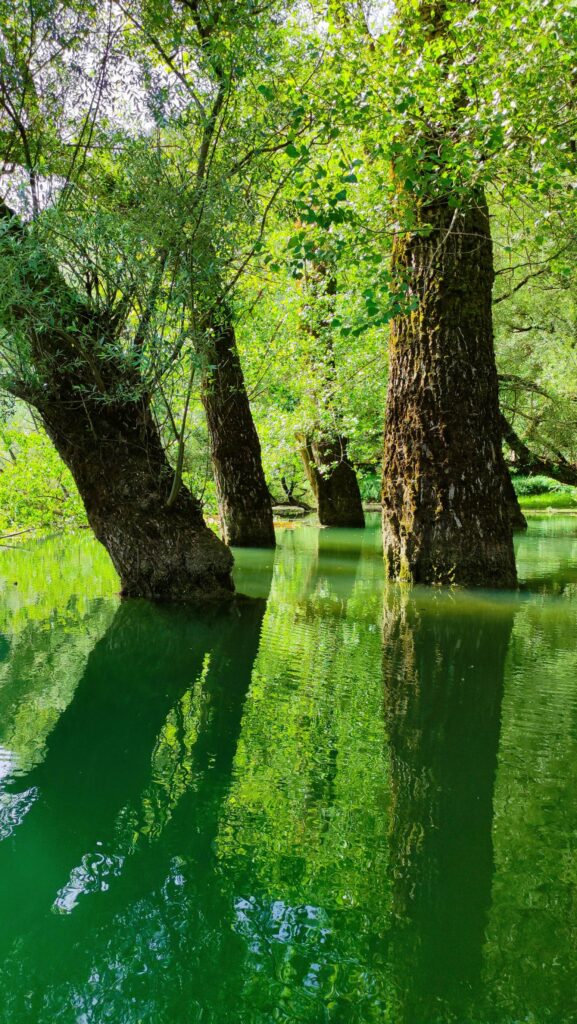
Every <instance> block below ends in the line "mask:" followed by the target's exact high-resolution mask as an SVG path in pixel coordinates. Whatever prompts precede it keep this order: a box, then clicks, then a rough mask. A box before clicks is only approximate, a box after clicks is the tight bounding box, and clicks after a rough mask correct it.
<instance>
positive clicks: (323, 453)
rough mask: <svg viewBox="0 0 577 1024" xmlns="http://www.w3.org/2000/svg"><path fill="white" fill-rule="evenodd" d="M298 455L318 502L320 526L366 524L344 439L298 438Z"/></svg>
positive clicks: (357, 525)
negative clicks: (299, 444) (299, 446)
mask: <svg viewBox="0 0 577 1024" xmlns="http://www.w3.org/2000/svg"><path fill="white" fill-rule="evenodd" d="M300 442H301V448H300V454H301V458H302V461H303V465H304V468H305V472H306V474H307V477H308V480H309V483H310V485H311V490H312V492H313V494H314V497H315V501H316V503H317V513H318V517H319V522H320V524H321V526H353V527H362V526H364V525H365V516H364V512H363V505H362V502H361V492H360V490H359V483H358V480H357V474H356V473H355V470H354V468H353V466H352V465H351V463H350V462H349V459H348V455H347V443H346V439H345V438H342V437H339V438H331V439H327V440H324V441H323V440H311V439H310V438H304V437H301V438H300Z"/></svg>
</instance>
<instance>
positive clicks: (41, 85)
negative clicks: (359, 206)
mask: <svg viewBox="0 0 577 1024" xmlns="http://www.w3.org/2000/svg"><path fill="white" fill-rule="evenodd" d="M2 14H3V18H2V28H3V31H2V50H3V64H2V75H1V78H0V118H1V123H0V127H1V131H2V133H1V136H0V137H1V140H2V153H3V156H4V159H5V161H6V163H5V173H6V166H8V169H9V170H10V168H12V171H11V172H10V174H9V176H8V193H10V191H11V192H12V193H13V194H14V197H15V200H16V202H18V204H19V206H20V213H19V214H17V213H16V212H15V210H14V209H12V208H11V206H10V205H9V204H8V203H6V202H4V201H2V204H1V206H0V259H1V263H2V270H3V278H4V288H3V293H2V299H1V302H0V324H1V327H2V355H3V363H4V372H3V379H2V382H3V386H4V387H5V388H6V389H7V390H8V391H9V392H10V393H12V394H13V395H15V396H17V397H18V398H21V399H23V400H24V401H26V402H28V403H29V404H30V405H32V406H34V407H35V408H36V409H37V410H38V413H39V415H40V417H41V420H42V422H43V424H44V426H45V428H46V430H47V432H48V435H49V436H50V438H51V440H52V441H53V442H54V445H55V447H56V448H57V450H58V452H59V454H60V455H61V457H62V458H63V460H64V462H65V463H66V465H67V466H68V468H69V469H70V471H71V473H72V475H73V477H74V480H75V482H76V485H77V487H78V490H79V492H80V495H81V497H82V500H83V502H84V504H85V507H86V512H87V515H88V519H89V522H90V524H91V526H92V528H93V529H94V532H95V534H96V536H97V537H98V538H99V540H101V541H102V543H103V544H104V546H105V547H106V549H107V550H108V552H109V554H110V556H111V558H112V561H113V563H114V565H115V567H116V569H117V571H118V573H119V575H120V578H121V584H122V590H123V593H125V594H127V595H140V596H146V597H154V598H162V599H178V600H185V599H188V598H190V597H198V596H207V595H210V596H214V595H216V594H224V593H228V592H230V591H231V590H232V582H231V577H230V570H231V567H232V557H231V555H230V552H229V551H228V549H227V548H226V547H225V545H224V544H222V542H221V541H219V540H218V538H217V537H216V536H215V535H214V534H213V533H212V531H211V530H209V529H208V527H207V526H206V524H205V522H204V519H203V516H202V512H201V507H200V503H199V502H198V501H197V500H196V499H195V498H194V497H193V496H192V495H191V494H190V493H189V492H188V491H187V489H186V488H184V487H182V486H179V487H176V489H175V488H174V483H175V474H174V472H173V470H172V467H171V466H170V464H169V462H168V460H167V458H166V455H165V453H164V449H163V446H162V444H161V440H160V436H159V432H158V428H157V425H156V422H155V417H154V410H153V404H152V400H153V394H154V391H155V380H156V379H157V376H158V370H159V364H162V362H163V356H164V357H166V351H165V352H161V351H160V350H159V345H158V343H159V339H160V338H161V337H162V333H163V323H164V324H166V319H167V316H168V311H167V308H166V299H167V288H168V285H167V282H166V280H165V269H166V262H167V254H166V252H164V251H163V250H162V248H161V247H156V248H155V246H154V241H155V239H154V238H151V237H150V233H149V236H148V237H147V234H146V230H147V225H146V224H141V223H139V219H138V217H137V216H136V215H135V199H136V198H137V196H135V190H134V189H133V188H132V186H131V185H130V184H129V182H130V180H131V177H132V174H131V172H132V171H133V170H134V166H132V167H131V168H130V169H128V168H127V167H126V166H125V165H124V166H123V168H121V163H122V159H123V154H122V148H123V147H122V146H120V149H121V154H120V156H119V157H118V159H117V158H116V156H115V154H116V153H117V150H118V148H119V147H118V135H119V134H120V137H121V139H122V140H123V141H124V142H125V147H124V149H126V150H127V149H128V148H129V147H128V146H127V145H126V135H125V134H124V135H123V134H122V133H121V132H119V126H118V124H116V125H110V123H109V122H108V121H107V118H106V117H104V116H103V115H102V114H101V108H102V107H106V105H107V104H108V105H109V107H110V104H113V101H114V95H113V92H114V89H113V86H114V80H113V79H112V80H111V79H110V78H109V68H110V65H111V64H112V63H113V55H114V56H116V57H117V58H118V59H120V58H119V57H118V55H117V54H114V48H115V42H116V38H117V35H118V26H117V25H115V24H114V23H113V21H112V20H111V18H109V19H108V20H106V19H104V20H98V21H97V22H96V23H94V22H93V21H92V18H91V15H90V13H88V14H83V13H81V14H78V13H77V12H75V10H74V9H72V8H68V7H66V6H65V5H59V4H56V5H53V6H51V7H50V6H49V7H48V8H46V7H45V6H44V5H41V6H40V7H37V6H36V5H34V4H33V5H31V6H30V5H23V6H17V7H16V8H15V9H14V8H13V7H11V8H10V10H5V11H3V12H2ZM63 25H64V26H65V27H66V30H67V31H66V32H65V33H64V35H63V33H62V26H63ZM94 68H95V69H96V70H94ZM108 116H109V117H110V109H109V111H108ZM113 138H115V139H116V145H115V143H114V141H113ZM125 174H126V177H124V175H125ZM173 340H174V339H173ZM178 341H179V343H180V347H182V344H183V339H182V338H179V339H178ZM177 350H178V346H177ZM165 362H166V359H165ZM168 362H170V359H168ZM173 491H174V493H173Z"/></svg>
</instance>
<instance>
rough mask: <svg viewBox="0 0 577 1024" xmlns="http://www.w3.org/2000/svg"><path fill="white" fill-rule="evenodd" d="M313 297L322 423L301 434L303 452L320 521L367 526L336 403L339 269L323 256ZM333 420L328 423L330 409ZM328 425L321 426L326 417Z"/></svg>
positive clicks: (314, 269) (314, 273)
mask: <svg viewBox="0 0 577 1024" xmlns="http://www.w3.org/2000/svg"><path fill="white" fill-rule="evenodd" d="M307 283H308V292H309V302H308V308H307V310H306V314H307V315H306V318H305V322H306V325H307V327H306V329H307V331H308V333H309V334H310V335H311V337H312V338H313V339H314V340H315V342H316V344H315V345H314V346H313V351H312V353H311V359H310V364H311V381H312V385H311V392H312V397H313V399H314V401H315V404H316V406H317V408H318V410H319V421H321V422H319V423H317V424H316V425H315V426H314V428H312V429H309V431H308V432H307V436H305V435H302V434H301V435H298V440H299V441H300V442H301V448H300V455H301V459H302V461H303V465H304V468H305V473H306V475H307V478H308V481H309V483H310V486H311V490H312V492H313V494H314V496H315V501H316V503H317V515H318V517H319V522H320V524H321V526H343V527H348V526H352V527H363V526H364V525H365V515H364V512H363V504H362V501H361V492H360V490H359V483H358V480H357V474H356V472H355V469H354V467H353V465H352V464H351V462H350V461H349V457H348V442H347V438H346V437H344V436H343V435H342V434H341V433H340V431H339V427H338V424H339V421H340V414H339V410H337V409H336V408H335V403H334V391H335V380H336V364H335V354H334V348H333V339H332V334H331V330H332V328H331V321H332V319H333V316H334V312H335V298H336V294H337V279H336V274H335V268H334V267H332V268H331V267H330V266H327V264H326V263H325V262H324V260H315V261H312V262H311V264H310V267H309V271H308V278H307ZM327 413H329V414H330V416H329V419H330V421H332V422H333V423H334V424H335V427H334V429H333V430H331V431H330V433H329V431H328V430H327V427H326V418H327V417H326V414H327ZM323 420H324V421H325V425H324V426H323V425H322V421H323Z"/></svg>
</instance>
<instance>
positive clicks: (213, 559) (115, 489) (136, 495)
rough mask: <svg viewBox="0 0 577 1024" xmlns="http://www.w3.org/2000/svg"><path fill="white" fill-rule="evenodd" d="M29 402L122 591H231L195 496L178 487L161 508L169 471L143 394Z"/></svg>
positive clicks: (226, 558)
mask: <svg viewBox="0 0 577 1024" xmlns="http://www.w3.org/2000/svg"><path fill="white" fill-rule="evenodd" d="M35 404H36V407H37V409H38V411H39V413H40V415H41V417H42V420H43V423H44V425H45V427H46V430H47V432H48V434H49V436H50V438H51V440H52V441H53V443H54V445H55V447H56V449H57V451H58V452H59V454H60V456H61V457H62V459H63V460H64V462H65V463H66V465H67V466H68V468H69V469H70V472H71V473H72V476H73V477H74V480H75V483H76V486H77V487H78V490H79V492H80V496H81V498H82V500H83V502H84V506H85V508H86V513H87V516H88V521H89V523H90V526H91V527H92V529H93V530H94V533H95V534H96V536H97V538H98V540H99V541H101V543H102V544H103V545H104V547H105V548H106V550H107V551H108V553H109V555H110V557H111V559H112V561H113V563H114V567H115V569H116V571H117V572H118V575H119V576H120V580H121V585H122V594H123V595H124V596H126V597H147V598H151V599H157V600H166V601H186V600H190V599H196V598H206V597H211V598H212V597H221V596H226V595H228V594H230V593H232V591H233V589H234V587H233V583H232V580H231V575H230V574H231V569H232V563H233V559H232V555H231V553H230V551H229V550H228V548H227V547H226V546H225V545H224V544H223V543H222V541H220V540H219V539H218V537H216V535H215V534H214V533H213V532H212V530H210V529H209V528H208V526H207V525H206V524H205V522H204V519H203V516H202V511H201V507H200V503H199V502H198V501H197V500H196V499H195V498H193V496H192V495H191V493H190V491H188V490H187V488H186V487H184V486H181V487H180V490H179V491H178V494H177V497H176V500H175V501H174V502H173V504H172V505H171V507H170V508H168V507H167V499H168V497H169V494H170V491H171V486H172V481H173V477H174V472H173V470H172V468H171V466H170V464H169V462H168V460H167V458H166V455H165V453H164V449H163V447H162V444H161V442H160V438H159V435H158V431H157V428H156V424H155V422H154V420H153V417H152V414H151V411H150V408H149V405H148V402H147V401H146V400H144V399H143V400H142V401H140V402H126V403H122V404H120V403H116V404H113V403H105V402H100V403H98V402H96V401H93V402H92V403H88V402H87V401H79V400H78V399H76V400H74V399H73V398H72V393H69V396H68V400H66V398H65V397H64V398H63V397H59V398H55V397H53V396H51V397H49V398H46V399H40V400H38V401H36V403H35Z"/></svg>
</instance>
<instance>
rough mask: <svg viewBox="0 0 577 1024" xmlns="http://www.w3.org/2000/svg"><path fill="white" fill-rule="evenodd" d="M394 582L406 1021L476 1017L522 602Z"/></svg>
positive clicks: (400, 981) (393, 719) (398, 994)
mask: <svg viewBox="0 0 577 1024" xmlns="http://www.w3.org/2000/svg"><path fill="white" fill-rule="evenodd" d="M413 594H414V595H415V596H413V597H407V596H406V595H403V593H402V591H400V590H398V589H390V590H388V591H387V592H386V596H385V609H384V625H383V647H384V678H385V717H386V723H387V730H388V736H389V745H390V771H391V791H392V807H391V822H390V869H389V870H390V875H391V883H392V901H393V920H394V924H393V927H392V929H391V933H390V947H389V962H390V969H391V972H392V979H393V992H394V993H395V995H394V1001H395V1002H396V1004H397V1005H396V1016H395V1019H396V1020H399V1021H404V1022H406V1024H423V1022H424V1021H427V1022H428V1024H429V1022H432V1021H441V1020H454V1019H455V1020H467V1019H471V1017H470V1016H468V1009H469V1012H470V1011H471V1008H472V1006H473V1004H474V1003H475V1002H476V1000H477V999H478V997H479V989H480V982H481V967H482V953H483V944H484V937H485V928H486V923H487V914H488V910H489V906H490V899H491V883H492V877H493V870H494V866H493V848H492V834H491V832H492V820H493V792H494V786H495V774H496V767H497V751H498V744H499V733H500V724H501V702H502V696H503V680H504V669H505V659H506V655H507V649H508V645H509V640H510V636H511V630H512V625H513V617H514V611H513V609H512V608H511V607H510V606H508V605H507V604H506V603H505V602H504V601H503V602H502V603H499V602H497V601H496V600H489V599H486V600H484V599H483V597H472V596H470V595H459V594H457V595H454V596H451V595H449V594H447V593H439V594H438V595H436V596H435V595H431V592H430V591H429V592H425V591H423V592H422V595H421V596H419V592H418V591H414V592H413Z"/></svg>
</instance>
